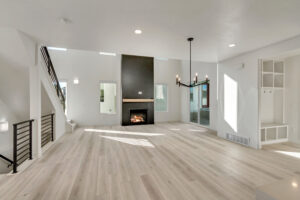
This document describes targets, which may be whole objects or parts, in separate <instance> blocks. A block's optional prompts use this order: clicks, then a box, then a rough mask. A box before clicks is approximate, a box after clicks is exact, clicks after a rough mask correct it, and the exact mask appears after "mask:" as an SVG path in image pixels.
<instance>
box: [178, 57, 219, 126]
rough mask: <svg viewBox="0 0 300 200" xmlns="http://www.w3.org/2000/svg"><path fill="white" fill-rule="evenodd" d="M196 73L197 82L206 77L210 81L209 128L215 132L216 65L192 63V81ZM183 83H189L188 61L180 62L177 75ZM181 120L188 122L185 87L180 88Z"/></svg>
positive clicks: (188, 101)
mask: <svg viewBox="0 0 300 200" xmlns="http://www.w3.org/2000/svg"><path fill="white" fill-rule="evenodd" d="M196 72H197V73H198V80H199V81H201V80H204V79H205V76H206V75H208V78H209V80H210V91H209V92H210V93H209V100H210V125H209V128H211V129H213V130H217V121H218V116H217V112H218V110H217V109H218V106H217V82H218V81H217V64H216V63H204V62H192V81H193V78H194V76H195V73H196ZM179 75H180V77H181V81H182V82H183V83H189V81H190V67H189V61H182V62H181V73H180V74H179ZM180 90H181V116H182V117H181V120H182V121H184V122H189V121H190V90H189V88H186V87H181V88H180Z"/></svg>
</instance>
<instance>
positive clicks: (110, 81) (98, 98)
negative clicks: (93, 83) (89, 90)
mask: <svg viewBox="0 0 300 200" xmlns="http://www.w3.org/2000/svg"><path fill="white" fill-rule="evenodd" d="M101 83H114V84H116V112H115V113H101V106H100V103H101V102H100V84H101ZM118 89H119V86H118V82H117V81H112V80H108V81H106V80H100V81H99V82H98V92H99V93H98V95H97V96H98V97H97V102H98V106H99V107H98V110H99V114H100V115H109V116H112V115H118V113H119V105H118V102H119V95H118Z"/></svg>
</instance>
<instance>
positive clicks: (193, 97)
mask: <svg viewBox="0 0 300 200" xmlns="http://www.w3.org/2000/svg"><path fill="white" fill-rule="evenodd" d="M198 101H199V100H198V87H192V88H190V121H191V122H194V123H198V105H199V104H198Z"/></svg>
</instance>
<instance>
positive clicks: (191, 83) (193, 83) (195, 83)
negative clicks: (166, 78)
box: [176, 38, 209, 88]
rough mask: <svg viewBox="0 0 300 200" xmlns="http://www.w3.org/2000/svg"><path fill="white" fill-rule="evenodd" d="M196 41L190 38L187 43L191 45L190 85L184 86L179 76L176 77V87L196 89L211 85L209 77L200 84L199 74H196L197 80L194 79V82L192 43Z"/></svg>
mask: <svg viewBox="0 0 300 200" xmlns="http://www.w3.org/2000/svg"><path fill="white" fill-rule="evenodd" d="M193 40H194V38H188V39H187V41H189V43H190V83H189V84H184V83H181V82H180V80H181V79H180V77H179V75H178V74H177V75H176V85H178V86H179V87H180V86H184V87H188V88H191V87H196V86H199V85H208V84H209V79H208V76H207V75H206V76H205V80H202V81H200V82H198V73H196V74H195V78H194V82H192V41H193Z"/></svg>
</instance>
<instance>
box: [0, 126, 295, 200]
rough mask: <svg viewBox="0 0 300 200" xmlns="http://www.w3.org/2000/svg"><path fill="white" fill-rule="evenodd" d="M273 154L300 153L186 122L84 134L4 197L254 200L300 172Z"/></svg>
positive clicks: (1, 183) (5, 188)
mask: <svg viewBox="0 0 300 200" xmlns="http://www.w3.org/2000/svg"><path fill="white" fill-rule="evenodd" d="M276 149H280V150H281V151H282V152H284V151H288V152H299V153H300V148H299V147H297V146H292V145H289V144H280V145H272V146H268V147H267V148H265V149H263V150H254V149H250V148H247V147H243V146H241V145H237V144H233V143H231V142H228V141H225V140H223V139H220V138H218V137H216V136H215V135H214V134H211V133H209V131H208V130H207V129H205V128H201V127H198V126H194V125H190V124H184V123H162V124H156V125H144V126H127V127H121V126H105V127H104V126H102V127H89V128H80V129H77V130H76V132H75V133H73V134H66V135H64V136H63V137H62V138H61V139H59V140H58V141H56V142H55V143H54V145H53V146H52V147H51V148H50V149H49V150H48V151H46V152H45V154H44V155H43V157H42V158H41V159H39V160H37V161H36V162H35V163H33V164H32V165H31V166H30V167H29V168H27V169H26V170H24V171H23V172H21V173H19V174H17V175H12V176H7V177H5V178H2V179H1V180H0V199H1V200H11V199H13V200H15V199H16V200H46V199H47V200H48V199H49V200H90V199H91V200H94V199H97V200H98V199H100V200H201V199H203V200H210V199H216V200H223V199H227V200H229V199H230V200H235V199H237V200H243V199H245V200H248V199H255V189H256V188H257V187H258V186H261V185H265V184H268V183H272V182H274V181H276V180H280V179H283V178H287V177H291V176H295V175H299V174H300V159H299V158H295V157H293V156H289V155H285V154H282V153H277V152H274V150H276Z"/></svg>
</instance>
